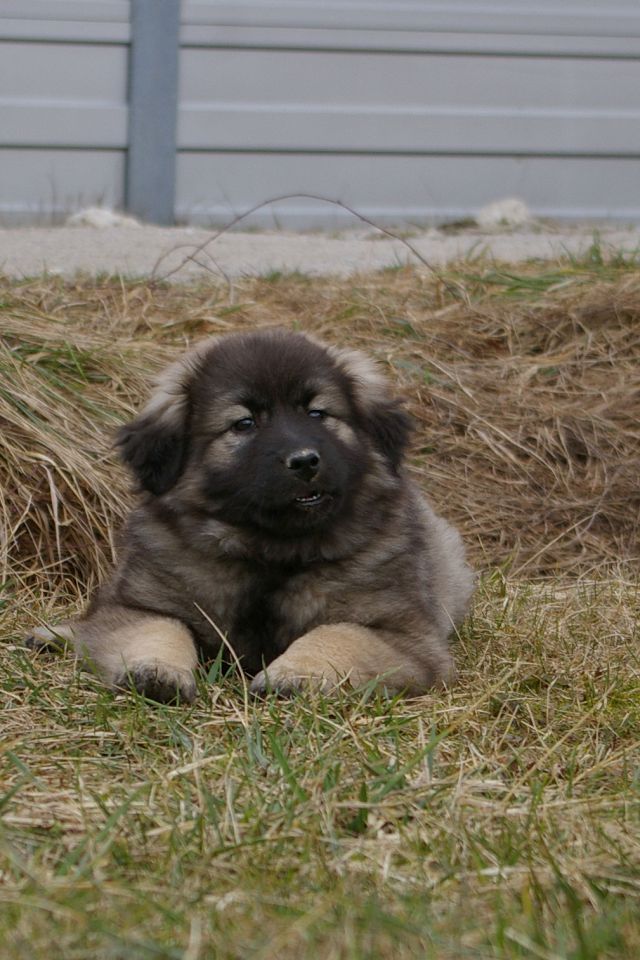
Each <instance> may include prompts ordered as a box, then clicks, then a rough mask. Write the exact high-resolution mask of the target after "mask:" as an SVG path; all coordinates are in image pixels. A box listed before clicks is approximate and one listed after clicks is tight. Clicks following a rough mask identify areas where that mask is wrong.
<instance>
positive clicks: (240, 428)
mask: <svg viewBox="0 0 640 960" xmlns="http://www.w3.org/2000/svg"><path fill="white" fill-rule="evenodd" d="M255 425H256V422H255V420H254V419H253V417H243V418H242V420H236V422H235V423H234V425H233V427H232V429H233V430H235V431H236V433H245V432H246V431H247V430H253V428H254V427H255Z"/></svg>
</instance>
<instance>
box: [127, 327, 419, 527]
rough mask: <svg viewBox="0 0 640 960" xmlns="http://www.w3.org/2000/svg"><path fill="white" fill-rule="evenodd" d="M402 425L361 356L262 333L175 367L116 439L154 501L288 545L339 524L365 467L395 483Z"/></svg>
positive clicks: (210, 345)
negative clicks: (168, 500)
mask: <svg viewBox="0 0 640 960" xmlns="http://www.w3.org/2000/svg"><path fill="white" fill-rule="evenodd" d="M409 425H410V422H409V418H408V417H407V415H406V414H405V413H404V411H403V410H402V409H401V407H400V405H399V402H398V401H397V400H395V399H394V398H393V397H391V395H390V393H389V390H388V386H387V384H386V381H385V380H384V378H383V377H382V376H381V375H380V373H379V372H378V370H377V369H376V367H375V365H374V364H373V363H372V362H371V361H370V360H368V358H366V357H365V356H364V355H362V354H360V353H358V352H356V351H351V350H340V349H338V348H335V347H327V346H324V345H323V344H321V343H319V342H317V341H315V340H314V339H312V338H310V337H307V336H304V335H302V334H294V333H288V332H285V331H280V330H268V331H259V332H255V333H247V334H235V335H231V336H228V337H224V338H221V339H219V340H210V341H204V342H203V343H202V344H200V345H199V346H198V347H197V348H196V349H195V350H193V351H191V352H190V353H189V354H187V355H186V356H185V357H183V358H182V359H181V360H179V361H178V362H177V363H175V364H173V365H172V366H171V367H169V369H168V370H167V371H166V372H165V374H164V376H163V377H162V378H161V379H160V381H159V383H158V387H157V390H156V392H155V393H154V395H153V396H152V398H151V400H150V402H149V403H148V404H147V406H146V407H145V409H144V410H143V411H142V412H141V414H140V415H139V416H138V417H137V418H136V419H135V420H134V421H133V422H132V423H130V424H128V425H127V426H125V427H123V428H122V430H121V431H120V434H119V438H118V442H119V444H120V449H121V454H122V457H123V459H124V461H125V462H126V463H127V464H128V465H129V466H130V467H131V468H132V470H133V472H134V473H135V475H136V476H137V478H138V480H139V482H140V484H141V486H142V487H143V488H144V489H146V490H148V491H149V492H151V493H152V494H155V495H158V496H159V495H163V494H166V493H168V492H169V491H172V499H173V502H174V504H175V503H177V504H178V505H179V506H182V507H184V508H185V509H197V510H199V511H204V512H205V513H208V514H210V515H212V516H215V517H216V518H217V519H220V520H223V521H225V522H227V523H230V524H233V525H234V526H238V527H245V528H249V529H260V530H262V531H263V532H268V533H270V534H271V535H273V536H277V537H281V538H287V537H298V536H301V535H304V533H305V532H311V531H314V530H318V529H321V528H323V527H325V526H327V525H329V524H331V523H332V522H333V521H335V520H336V519H337V518H338V517H340V516H341V515H342V514H343V512H344V511H345V510H346V509H348V506H349V504H350V503H351V502H352V501H353V499H354V497H356V496H357V494H358V491H359V489H360V488H361V485H362V483H363V478H364V477H365V476H366V475H367V473H369V472H370V471H371V470H372V469H375V470H377V471H378V472H380V471H382V472H383V473H384V472H386V474H387V475H388V476H389V477H391V476H392V475H394V474H395V473H396V472H397V471H398V468H399V466H400V463H401V460H402V456H403V453H404V449H405V446H406V443H407V440H408V434H409Z"/></svg>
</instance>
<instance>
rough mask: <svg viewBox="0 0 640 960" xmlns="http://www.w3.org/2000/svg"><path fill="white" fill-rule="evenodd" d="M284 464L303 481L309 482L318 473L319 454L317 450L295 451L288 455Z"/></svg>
mask: <svg viewBox="0 0 640 960" xmlns="http://www.w3.org/2000/svg"><path fill="white" fill-rule="evenodd" d="M286 464H287V466H288V467H289V470H293V471H294V473H296V474H297V476H299V477H301V478H302V479H303V480H311V479H312V478H313V477H315V475H316V473H317V472H318V467H319V466H320V454H319V453H318V451H317V450H296V452H295V453H291V454H289V456H288V457H287V460H286Z"/></svg>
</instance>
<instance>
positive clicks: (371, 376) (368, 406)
mask: <svg viewBox="0 0 640 960" xmlns="http://www.w3.org/2000/svg"><path fill="white" fill-rule="evenodd" d="M329 352H330V353H331V354H332V356H333V357H334V358H335V359H336V360H337V361H338V363H339V365H340V366H341V368H342V369H343V371H344V372H345V373H346V374H347V375H348V376H349V379H350V380H351V383H352V384H353V388H354V392H355V399H356V402H357V404H358V407H359V409H360V415H361V417H362V420H363V425H364V428H365V430H366V431H367V433H368V434H369V436H370V437H371V438H372V439H373V442H374V444H375V445H376V447H377V448H378V450H379V451H380V453H382V454H383V456H384V457H385V458H386V459H387V461H388V462H389V464H390V466H391V467H392V469H393V470H394V471H397V470H398V469H399V467H400V464H401V463H402V459H403V457H404V454H405V452H406V449H407V447H408V445H409V438H410V436H411V430H412V428H413V421H412V419H411V417H410V416H409V414H408V413H407V412H406V411H405V410H403V409H402V402H401V401H400V400H399V399H397V398H396V397H394V396H392V394H391V391H390V388H389V383H388V382H387V380H386V378H385V377H384V376H383V375H382V373H381V372H380V370H379V368H378V366H377V364H376V363H375V362H374V361H373V360H370V359H369V357H367V356H365V354H364V353H360V351H359V350H348V349H346V350H345V349H339V348H336V347H330V348H329Z"/></svg>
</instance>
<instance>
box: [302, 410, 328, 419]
mask: <svg viewBox="0 0 640 960" xmlns="http://www.w3.org/2000/svg"><path fill="white" fill-rule="evenodd" d="M326 415H327V412H326V410H307V416H308V417H311V419H312V420H324V418H325V417H326Z"/></svg>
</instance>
